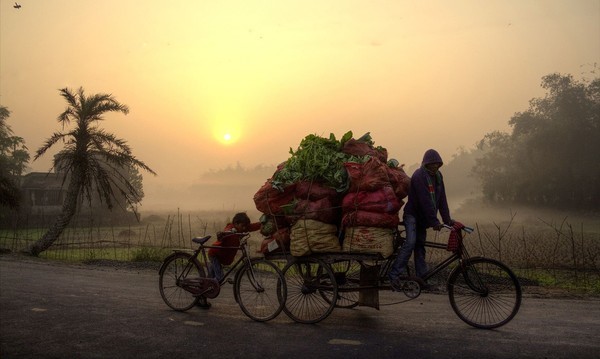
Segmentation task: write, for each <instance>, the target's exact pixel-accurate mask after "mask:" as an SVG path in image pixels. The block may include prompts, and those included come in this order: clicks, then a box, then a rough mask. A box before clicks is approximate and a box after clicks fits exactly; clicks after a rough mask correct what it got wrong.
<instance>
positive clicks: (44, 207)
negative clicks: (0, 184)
mask: <svg viewBox="0 0 600 359" xmlns="http://www.w3.org/2000/svg"><path fill="white" fill-rule="evenodd" d="M62 184H63V176H62V175H59V174H57V173H53V172H31V173H28V174H26V175H24V176H23V177H22V179H21V193H22V202H21V212H22V213H25V214H27V215H31V216H36V217H37V216H42V217H44V216H52V217H54V216H56V215H58V214H59V213H60V212H61V210H62V204H63V202H64V200H65V193H66V190H65V189H63V186H62Z"/></svg>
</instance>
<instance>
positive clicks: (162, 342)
mask: <svg viewBox="0 0 600 359" xmlns="http://www.w3.org/2000/svg"><path fill="white" fill-rule="evenodd" d="M384 295H385V296H387V295H400V294H397V293H388V292H386V293H382V296H384ZM212 303H213V306H212V308H211V309H210V310H203V309H200V308H193V309H191V310H190V311H188V312H185V313H179V312H175V311H173V310H170V309H169V308H168V307H167V306H166V305H165V304H164V303H163V301H162V299H161V297H160V294H159V291H158V275H157V271H156V270H152V269H125V268H114V267H106V266H91V265H69V264H63V263H57V262H54V261H47V260H42V259H35V258H28V257H21V256H15V255H0V358H3V359H4V358H6V359H10V358H176V357H179V358H181V357H188V358H263V359H266V358H286V359H292V358H345V359H348V358H379V359H382V358H403V359H404V358H419V359H424V358H478V359H483V358H599V357H600V340H599V339H598V338H600V300H598V299H564V298H563V299H547V298H534V297H532V296H531V295H528V293H527V291H526V292H525V297H524V299H523V304H522V306H521V310H520V311H519V313H518V314H517V316H516V317H515V319H513V320H512V321H511V322H510V323H508V324H507V325H505V326H503V327H501V328H498V329H495V330H481V329H475V328H472V327H470V326H468V325H466V324H465V323H463V322H462V321H461V320H460V319H458V317H457V316H456V315H455V314H454V312H453V311H452V309H451V307H450V304H449V302H448V297H447V295H441V294H430V293H423V294H422V295H421V296H420V297H418V298H417V299H415V300H413V301H410V302H407V303H403V304H398V305H394V306H386V307H382V308H381V309H380V310H376V309H373V308H368V307H358V308H355V309H335V310H334V311H333V313H332V314H331V315H330V316H329V317H328V318H326V319H325V320H324V321H322V322H320V323H318V324H313V325H308V324H300V323H295V322H293V321H292V320H291V319H289V318H288V317H287V316H286V315H285V314H284V313H282V314H281V315H280V316H279V317H277V318H276V319H274V320H272V321H270V322H267V323H258V322H254V321H252V320H251V319H249V318H248V317H246V316H245V315H244V314H243V313H242V311H241V310H240V308H239V307H238V306H237V304H236V303H235V301H234V300H233V296H232V290H231V285H227V286H226V287H224V288H223V290H222V291H221V294H220V296H219V297H218V298H216V299H214V300H212Z"/></svg>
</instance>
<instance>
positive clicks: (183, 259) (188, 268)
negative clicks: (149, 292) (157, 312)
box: [158, 253, 206, 312]
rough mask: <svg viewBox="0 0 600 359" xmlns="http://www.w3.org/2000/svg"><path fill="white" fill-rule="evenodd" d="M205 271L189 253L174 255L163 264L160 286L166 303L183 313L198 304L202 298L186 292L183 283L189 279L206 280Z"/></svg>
mask: <svg viewBox="0 0 600 359" xmlns="http://www.w3.org/2000/svg"><path fill="white" fill-rule="evenodd" d="M205 277H206V273H205V272H204V269H203V268H202V267H201V266H200V265H198V263H197V262H196V261H195V260H194V259H193V258H192V256H191V255H190V254H187V253H173V254H171V255H170V256H168V257H167V258H166V259H165V261H164V262H163V264H162V266H161V268H160V271H159V280H158V285H159V289H160V295H161V297H162V299H163V300H164V301H165V303H166V304H167V305H168V306H169V307H171V308H172V309H174V310H177V311H180V312H183V311H186V310H188V309H190V308H192V307H193V306H194V305H196V304H197V303H198V300H200V298H199V297H198V296H194V294H193V293H191V292H190V291H188V290H185V289H184V287H183V286H182V283H183V282H184V281H185V280H186V279H189V278H205Z"/></svg>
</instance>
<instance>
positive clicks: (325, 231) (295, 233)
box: [290, 219, 341, 257]
mask: <svg viewBox="0 0 600 359" xmlns="http://www.w3.org/2000/svg"><path fill="white" fill-rule="evenodd" d="M339 251H341V246H340V242H339V240H338V237H337V227H336V226H335V225H333V224H327V223H323V222H320V221H317V220H314V219H301V220H299V221H298V222H296V223H295V224H294V225H293V226H292V228H291V231H290V253H291V254H292V255H293V256H295V257H301V256H306V255H309V254H311V253H312V252H315V253H327V252H339Z"/></svg>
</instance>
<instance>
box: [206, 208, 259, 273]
mask: <svg viewBox="0 0 600 359" xmlns="http://www.w3.org/2000/svg"><path fill="white" fill-rule="evenodd" d="M259 229H260V222H256V223H251V222H250V217H248V215H247V214H246V213H245V212H240V213H236V215H235V216H233V219H232V220H231V223H228V224H227V225H226V226H225V228H224V229H223V232H219V233H218V234H217V240H216V241H215V243H213V246H219V247H239V245H240V238H241V237H242V235H241V233H247V232H254V231H258V230H259ZM237 251H238V249H237V248H211V249H209V251H208V258H209V259H210V267H209V273H208V274H209V275H210V276H212V277H213V278H215V279H216V280H218V281H219V282H221V280H222V279H223V266H224V265H230V264H231V263H233V260H234V259H235V255H236V253H237Z"/></svg>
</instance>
